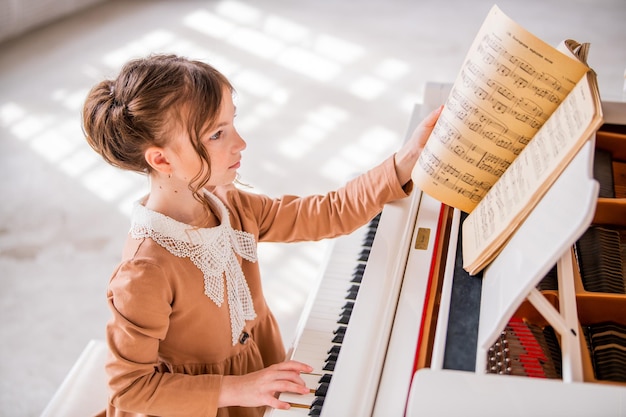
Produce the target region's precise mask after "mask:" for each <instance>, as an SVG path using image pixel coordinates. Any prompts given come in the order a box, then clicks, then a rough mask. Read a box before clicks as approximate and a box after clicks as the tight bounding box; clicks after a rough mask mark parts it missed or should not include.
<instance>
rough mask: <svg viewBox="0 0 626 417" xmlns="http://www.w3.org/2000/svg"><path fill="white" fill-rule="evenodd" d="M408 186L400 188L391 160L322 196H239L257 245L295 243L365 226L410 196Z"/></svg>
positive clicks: (409, 187) (410, 188)
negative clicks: (251, 219)
mask: <svg viewBox="0 0 626 417" xmlns="http://www.w3.org/2000/svg"><path fill="white" fill-rule="evenodd" d="M412 185H413V184H412V183H411V182H409V183H407V184H404V186H403V185H401V184H400V182H399V181H398V177H397V174H396V169H395V164H394V158H393V157H390V158H388V159H386V160H385V161H384V162H383V163H381V164H380V165H378V166H377V167H375V168H373V169H371V170H369V171H367V172H366V173H364V174H362V175H360V176H358V177H356V178H355V179H353V180H351V181H349V182H348V183H347V184H346V185H345V186H343V187H341V188H339V189H338V190H336V191H332V192H329V193H327V194H325V195H313V196H308V197H298V196H292V195H286V196H283V197H281V198H279V199H271V198H269V197H266V196H259V195H252V194H245V193H242V197H241V198H242V199H244V200H245V199H247V201H243V202H242V203H243V205H244V206H249V207H252V209H251V210H252V212H253V214H252V215H253V216H254V217H255V221H256V222H257V224H258V234H259V241H266V242H298V241H311V240H320V239H325V238H332V237H336V236H340V235H344V234H348V233H351V232H353V231H354V230H356V229H357V228H359V227H360V226H362V225H364V224H365V223H367V222H368V221H369V220H371V219H372V218H373V217H374V216H376V215H377V214H378V213H380V211H381V210H382V208H383V206H384V205H385V204H386V203H388V202H391V201H394V200H398V199H400V198H404V197H406V196H407V195H409V194H410V192H411V190H412Z"/></svg>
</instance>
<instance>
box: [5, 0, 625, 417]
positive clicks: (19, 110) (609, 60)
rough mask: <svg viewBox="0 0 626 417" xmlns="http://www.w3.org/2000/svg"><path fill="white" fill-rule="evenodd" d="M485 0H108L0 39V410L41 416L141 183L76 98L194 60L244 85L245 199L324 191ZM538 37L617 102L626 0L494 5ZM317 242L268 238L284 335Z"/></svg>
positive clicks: (364, 152)
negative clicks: (100, 151) (588, 72)
mask: <svg viewBox="0 0 626 417" xmlns="http://www.w3.org/2000/svg"><path fill="white" fill-rule="evenodd" d="M492 4H493V3H492V1H487V0H475V1H466V0H439V1H434V0H422V1H417V0H413V1H411V0H385V1H383V0H340V1H336V0H335V1H333V0H316V1H299V2H291V1H287V0H263V1H255V2H252V1H243V0H215V1H147V0H145V1H132V0H131V1H129V0H125V1H122V0H119V1H109V2H105V3H103V4H100V5H98V6H95V7H93V8H91V9H88V10H86V11H83V12H80V13H78V14H76V15H73V16H70V17H68V18H65V19H62V20H60V21H57V22H54V23H53V24H50V25H48V26H46V27H43V28H40V29H37V30H35V31H33V32H30V33H28V34H26V35H23V36H21V37H19V38H16V39H13V40H9V41H6V42H4V43H2V44H0V195H1V196H2V198H1V201H2V202H1V203H0V317H1V327H0V340H2V342H1V343H0V375H1V378H0V416H11V417H14V416H21V417H22V416H23V417H29V416H38V415H39V414H40V413H41V411H42V410H43V408H44V407H45V405H46V403H47V402H48V401H49V400H50V398H51V397H52V395H53V394H54V392H55V390H56V388H57V387H58V386H59V384H60V383H61V381H62V380H63V378H64V376H65V375H66V373H67V372H68V370H69V369H70V367H71V366H72V364H73V363H74V361H75V360H76V359H77V358H78V356H79V355H80V352H81V351H82V350H83V348H84V347H85V346H86V344H87V343H88V341H89V340H90V339H93V338H102V337H103V329H104V325H105V322H106V320H107V318H108V310H107V307H106V302H105V288H106V283H107V279H108V277H109V275H110V273H111V271H112V269H113V268H114V266H115V265H116V262H117V261H118V258H119V252H120V248H121V243H122V240H123V238H124V235H125V232H126V230H127V227H128V211H129V208H130V205H131V202H132V201H133V200H135V199H137V198H138V197H139V196H140V195H142V193H144V192H145V190H146V180H145V178H143V177H140V176H137V175H135V174H128V173H123V172H119V171H116V170H114V169H112V168H109V167H108V166H107V165H105V164H104V163H103V162H101V161H100V160H99V159H98V158H97V157H96V155H95V154H94V153H93V152H92V151H91V150H90V149H89V147H88V146H87V144H86V143H85V141H84V139H83V136H82V132H81V127H80V112H81V106H82V101H83V99H84V97H85V95H86V93H87V91H88V89H89V88H90V87H91V86H92V85H93V84H95V83H96V82H98V81H99V80H101V79H102V78H104V77H112V76H114V75H115V73H116V70H117V69H118V68H119V67H120V65H121V64H122V63H123V62H124V61H126V60H127V59H129V58H130V57H134V56H138V55H146V54H148V53H151V52H173V53H178V54H182V55H186V56H190V57H193V58H199V59H205V60H208V61H209V62H211V63H212V64H214V65H215V66H216V67H217V68H218V69H220V70H221V71H222V72H224V73H225V74H226V75H227V76H228V77H229V78H230V80H231V81H232V82H233V84H234V85H235V87H236V88H237V90H238V95H239V97H238V98H239V103H238V118H237V122H238V127H239V130H240V133H241V134H242V136H243V137H244V138H245V139H246V140H247V142H248V148H247V150H246V151H245V153H244V159H243V161H242V168H241V170H240V173H241V176H242V180H243V181H244V182H246V183H248V184H250V185H251V186H253V187H254V189H256V190H257V191H260V192H264V193H268V194H270V195H274V196H279V195H282V194H294V193H298V194H308V193H321V192H325V191H328V190H331V189H333V188H335V187H337V186H339V185H341V184H342V183H343V182H344V180H345V179H347V178H349V177H350V176H352V175H354V174H355V173H358V172H362V171H363V170H365V169H367V168H368V167H370V166H373V165H374V164H375V163H377V162H379V161H381V160H382V159H383V158H385V157H386V156H387V155H390V154H391V153H392V152H393V151H394V150H395V149H397V148H398V146H399V144H400V143H401V142H402V140H403V136H404V133H405V129H406V125H407V123H408V120H409V115H410V111H411V108H412V106H413V104H414V103H416V102H419V101H420V100H421V95H422V91H423V87H424V83H426V82H427V81H443V82H451V81H453V80H454V78H455V76H456V73H457V71H458V69H459V67H460V65H461V62H462V60H463V58H464V55H465V52H466V50H467V49H468V48H469V45H470V43H471V41H472V39H473V37H474V35H475V33H476V32H477V30H478V28H479V26H480V24H481V23H482V20H483V19H484V17H485V16H486V15H487V12H488V10H489V8H490V7H491V6H492ZM498 5H499V6H500V8H501V9H502V10H503V11H504V12H505V13H506V14H508V15H509V16H510V17H512V18H513V19H514V20H516V21H517V22H518V23H520V24H521V25H522V26H524V27H526V28H527V29H528V30H530V31H531V32H533V33H535V34H536V35H538V36H539V37H541V38H542V39H544V40H545V41H546V42H548V43H550V44H553V45H554V44H556V43H558V42H559V41H560V40H562V39H565V38H573V39H576V40H579V41H588V42H591V45H592V46H591V53H590V59H589V62H590V65H591V66H592V67H593V68H594V69H595V70H596V72H597V73H598V77H599V83H600V89H601V92H602V95H603V98H604V99H605V100H608V99H611V100H625V99H626V92H624V70H625V69H626V48H624V45H626V26H624V22H625V21H626V2H624V0H596V1H589V0H575V1H565V0H527V1H525V2H520V1H516V0H502V1H500V2H498ZM329 247H330V245H329V242H315V243H298V244H291V245H286V244H262V245H261V247H260V249H259V253H260V257H261V260H262V261H261V262H262V263H261V266H262V272H263V274H264V280H265V281H264V285H265V290H266V292H267V298H268V302H269V303H270V305H271V307H272V308H273V310H274V312H275V314H276V316H277V318H278V320H279V322H280V324H281V326H282V329H283V334H284V338H285V343H287V344H288V343H289V341H290V340H291V339H292V338H293V336H294V331H295V327H296V323H297V321H298V318H299V315H300V312H301V309H302V306H303V303H304V302H305V300H306V298H307V295H308V292H309V290H310V288H311V286H312V284H313V283H314V282H315V279H316V278H317V277H318V276H319V275H320V273H321V272H322V271H323V266H324V257H325V254H326V253H327V251H328V250H329Z"/></svg>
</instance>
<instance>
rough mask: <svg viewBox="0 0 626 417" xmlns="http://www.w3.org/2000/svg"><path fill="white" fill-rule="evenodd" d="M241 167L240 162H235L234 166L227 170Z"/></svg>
mask: <svg viewBox="0 0 626 417" xmlns="http://www.w3.org/2000/svg"><path fill="white" fill-rule="evenodd" d="M240 166H241V161H237V162H236V163H235V164H233V165H231V166H230V167H229V169H238V168H239V167H240Z"/></svg>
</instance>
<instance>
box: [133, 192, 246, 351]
mask: <svg viewBox="0 0 626 417" xmlns="http://www.w3.org/2000/svg"><path fill="white" fill-rule="evenodd" d="M205 194H206V196H207V197H208V198H209V199H210V200H211V202H212V204H213V206H214V208H216V209H217V211H218V212H219V218H220V225H219V226H216V227H211V228H196V227H192V226H190V225H188V224H185V223H181V222H178V221H176V220H174V219H172V218H170V217H167V216H165V215H163V214H161V213H157V212H156V211H152V210H150V209H147V208H146V207H145V206H144V205H143V204H141V202H139V201H138V202H136V203H135V205H134V207H133V212H132V216H131V229H130V234H131V236H132V237H133V238H135V239H141V238H146V237H148V238H150V239H152V240H154V241H155V242H156V243H158V244H159V245H160V246H162V247H163V248H165V249H167V250H168V251H169V252H170V253H171V254H172V255H175V256H178V257H181V258H189V259H190V260H191V261H192V262H193V263H194V265H196V266H197V267H198V269H200V271H202V273H203V274H204V293H205V294H206V296H207V297H209V298H210V299H211V300H212V301H213V302H214V303H215V304H216V305H217V306H218V307H221V305H222V303H223V302H224V278H223V277H225V278H226V289H227V294H228V305H229V308H230V325H231V330H232V339H233V346H234V345H235V344H237V341H238V340H239V336H240V334H241V332H242V330H243V328H244V326H245V321H246V320H252V319H254V318H255V317H256V312H255V311H254V305H253V303H252V297H251V296H250V289H249V288H248V283H247V282H246V278H245V277H244V275H243V271H242V270H241V265H240V264H239V261H238V259H237V257H236V256H235V253H236V254H238V255H240V256H241V257H242V258H244V259H246V260H248V261H250V262H256V260H257V256H256V242H255V240H254V235H252V234H250V233H247V232H243V231H241V230H234V229H233V228H232V227H231V226H230V216H229V214H228V210H227V209H226V206H224V203H222V202H221V201H220V199H219V198H217V197H216V196H214V195H213V194H212V193H210V192H208V191H206V192H205Z"/></svg>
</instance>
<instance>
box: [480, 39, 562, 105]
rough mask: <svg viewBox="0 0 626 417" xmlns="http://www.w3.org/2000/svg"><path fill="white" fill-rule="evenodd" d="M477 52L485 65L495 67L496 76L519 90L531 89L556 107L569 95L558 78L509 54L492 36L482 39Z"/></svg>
mask: <svg viewBox="0 0 626 417" xmlns="http://www.w3.org/2000/svg"><path fill="white" fill-rule="evenodd" d="M477 52H478V56H479V57H481V58H482V60H483V62H484V63H486V64H488V65H493V66H495V68H496V74H498V75H499V76H502V77H508V78H511V80H512V82H513V84H514V85H515V87H517V88H530V89H532V90H533V91H534V92H535V94H536V95H537V96H539V97H540V98H542V99H544V100H547V101H548V102H550V103H553V104H555V105H558V104H560V103H561V100H562V99H563V98H564V96H565V95H567V91H564V88H563V85H562V84H561V83H560V82H559V80H558V79H557V77H555V76H553V75H552V74H548V73H546V72H542V71H537V70H536V69H535V67H534V66H533V65H532V64H530V63H529V62H527V61H525V60H523V59H521V58H520V57H517V56H515V55H513V54H511V53H509V52H508V51H507V50H506V49H505V48H504V47H503V46H502V45H501V43H500V42H499V41H498V40H497V38H496V37H495V36H494V35H492V34H486V35H485V36H484V37H483V38H482V40H481V43H480V44H479V45H478V47H477ZM509 65H510V66H509ZM518 70H519V71H518Z"/></svg>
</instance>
